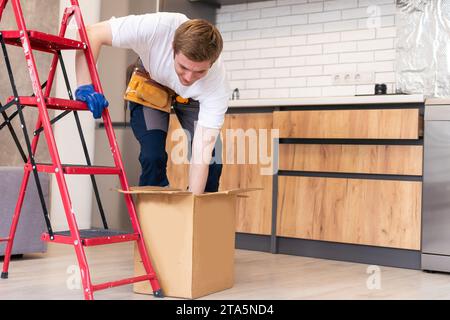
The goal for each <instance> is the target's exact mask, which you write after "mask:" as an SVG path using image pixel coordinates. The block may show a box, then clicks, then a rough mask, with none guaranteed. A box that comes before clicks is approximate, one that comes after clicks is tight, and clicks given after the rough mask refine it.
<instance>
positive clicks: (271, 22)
mask: <svg viewBox="0 0 450 320" xmlns="http://www.w3.org/2000/svg"><path fill="white" fill-rule="evenodd" d="M262 26H265V28H271V27H276V26H277V18H265V19H256V20H249V21H248V28H249V29H262V28H261V27H262Z"/></svg>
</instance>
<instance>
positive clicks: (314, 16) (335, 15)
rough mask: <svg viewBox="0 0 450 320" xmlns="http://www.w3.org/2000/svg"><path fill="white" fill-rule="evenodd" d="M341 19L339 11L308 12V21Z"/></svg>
mask: <svg viewBox="0 0 450 320" xmlns="http://www.w3.org/2000/svg"><path fill="white" fill-rule="evenodd" d="M340 19H341V11H330V12H321V13H311V14H309V20H308V22H309V23H318V22H328V21H337V20H340Z"/></svg>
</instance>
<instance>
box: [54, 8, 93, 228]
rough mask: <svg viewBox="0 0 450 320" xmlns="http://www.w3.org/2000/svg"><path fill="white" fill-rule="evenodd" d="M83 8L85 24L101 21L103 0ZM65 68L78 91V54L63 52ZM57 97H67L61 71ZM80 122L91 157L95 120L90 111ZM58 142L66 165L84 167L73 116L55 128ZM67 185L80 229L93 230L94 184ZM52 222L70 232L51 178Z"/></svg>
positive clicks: (83, 180) (77, 179) (72, 180)
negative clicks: (76, 62) (76, 78)
mask: <svg viewBox="0 0 450 320" xmlns="http://www.w3.org/2000/svg"><path fill="white" fill-rule="evenodd" d="M79 2H80V8H81V11H82V14H83V18H84V22H85V24H86V25H88V24H92V23H95V22H98V21H99V18H100V5H101V0H80V1H79ZM68 5H69V1H68V0H61V2H60V17H59V20H60V21H61V19H62V14H63V11H64V8H66V7H67V6H68ZM75 28H76V25H75V24H73V23H72V24H71V25H69V28H68V32H67V34H66V36H67V37H71V38H75V36H76V32H77V30H76V29H75ZM64 60H65V65H66V68H67V71H68V74H69V78H70V83H71V87H72V91H73V93H75V89H76V80H75V53H74V52H65V53H64ZM56 96H57V97H68V96H67V91H66V86H65V83H64V79H63V77H62V73H61V72H60V70H59V71H58V74H57V79H56ZM79 116H80V120H81V123H82V125H83V130H84V136H85V138H86V142H87V145H88V149H89V153H90V155H93V154H94V152H93V151H94V128H95V121H94V119H93V117H92V114H91V113H90V112H80V113H79ZM54 134H55V138H56V143H57V145H58V148H59V152H60V154H59V155H60V158H61V161H62V163H65V164H85V163H86V159H85V157H84V153H83V149H82V147H81V142H80V137H79V134H78V130H77V128H76V123H75V120H74V117H73V115H68V116H67V117H66V118H64V119H63V120H61V121H59V122H58V123H57V124H56V125H55V127H54ZM66 178H67V185H68V187H69V192H70V195H71V200H72V206H73V208H74V212H75V215H76V218H77V222H78V227H79V228H80V229H83V228H90V226H91V203H92V185H91V181H90V178H89V176H66ZM50 215H51V221H52V225H53V228H54V229H55V230H62V229H66V230H67V222H66V221H67V220H66V217H65V213H64V207H63V205H62V201H61V196H60V194H59V189H58V185H57V183H56V179H55V177H54V176H52V184H51V211H50Z"/></svg>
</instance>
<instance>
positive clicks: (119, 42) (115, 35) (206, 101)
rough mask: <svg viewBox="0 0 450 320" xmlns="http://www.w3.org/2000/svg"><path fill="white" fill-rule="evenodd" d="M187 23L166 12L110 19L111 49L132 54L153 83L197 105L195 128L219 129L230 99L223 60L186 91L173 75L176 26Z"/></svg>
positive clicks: (181, 17)
mask: <svg viewBox="0 0 450 320" xmlns="http://www.w3.org/2000/svg"><path fill="white" fill-rule="evenodd" d="M187 20H189V19H188V18H187V17H186V16H185V15H184V14H180V13H169V12H158V13H151V14H145V15H138V16H135V15H130V16H126V17H121V18H112V19H111V20H109V24H110V26H111V30H112V45H113V47H119V48H127V49H132V50H134V51H135V52H136V53H137V54H138V55H139V57H140V58H141V60H142V63H143V64H144V67H145V68H146V69H147V71H148V72H149V73H150V75H151V77H152V79H153V80H155V81H157V82H159V83H160V84H162V85H165V86H167V87H169V88H171V89H172V90H174V91H175V92H176V93H177V94H179V95H180V96H182V97H184V98H192V99H195V100H198V101H199V102H200V111H199V117H198V124H200V125H201V126H202V127H205V128H214V129H220V128H221V127H222V125H223V121H224V116H225V112H226V111H227V108H228V99H229V96H230V89H229V84H228V81H227V79H226V72H225V67H224V63H223V62H222V59H221V58H220V57H219V59H218V60H217V61H216V62H215V63H214V64H213V66H212V67H211V69H210V70H209V71H208V74H207V75H206V76H205V77H203V78H202V79H200V80H198V81H196V82H195V83H194V84H193V85H191V86H188V87H186V86H183V85H182V84H181V83H180V80H179V79H178V76H177V74H176V72H175V66H174V55H173V47H172V42H173V39H174V36H175V31H176V29H177V28H178V26H180V25H181V24H182V23H183V22H185V21H187Z"/></svg>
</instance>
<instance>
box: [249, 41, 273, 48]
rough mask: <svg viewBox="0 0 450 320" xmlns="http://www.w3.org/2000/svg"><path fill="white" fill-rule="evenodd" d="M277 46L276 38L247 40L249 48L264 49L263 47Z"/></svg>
mask: <svg viewBox="0 0 450 320" xmlns="http://www.w3.org/2000/svg"><path fill="white" fill-rule="evenodd" d="M274 46H275V39H273V38H270V39H258V40H247V41H246V48H247V49H262V48H273V47H274Z"/></svg>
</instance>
